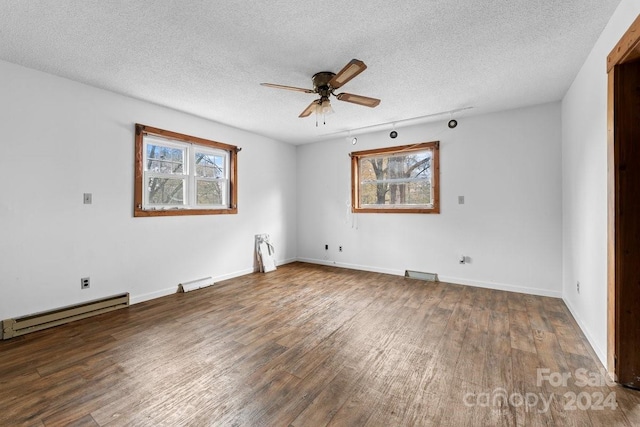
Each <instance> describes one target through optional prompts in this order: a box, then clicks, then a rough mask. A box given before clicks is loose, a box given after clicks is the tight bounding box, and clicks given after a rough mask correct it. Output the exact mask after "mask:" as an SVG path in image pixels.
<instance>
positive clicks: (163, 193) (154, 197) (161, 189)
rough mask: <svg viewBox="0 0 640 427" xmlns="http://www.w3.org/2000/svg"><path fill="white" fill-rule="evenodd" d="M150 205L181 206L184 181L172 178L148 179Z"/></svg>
mask: <svg viewBox="0 0 640 427" xmlns="http://www.w3.org/2000/svg"><path fill="white" fill-rule="evenodd" d="M147 191H148V195H149V204H150V205H183V204H184V180H182V179H173V178H149V181H148V188H147Z"/></svg>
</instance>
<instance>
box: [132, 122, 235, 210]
mask: <svg viewBox="0 0 640 427" xmlns="http://www.w3.org/2000/svg"><path fill="white" fill-rule="evenodd" d="M238 151H240V149H239V148H238V147H235V146H233V145H228V144H223V143H221V142H216V141H209V140H206V139H202V138H197V137H194V136H189V135H183V134H179V133H175V132H170V131H166V130H162V129H157V128H152V127H149V126H144V125H140V124H136V162H135V168H136V169H135V191H134V193H135V194H134V199H135V207H134V216H168V215H213V214H235V213H237V212H238V209H237V194H238V188H237V170H236V167H237V159H236V157H237V152H238Z"/></svg>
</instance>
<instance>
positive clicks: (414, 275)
mask: <svg viewBox="0 0 640 427" xmlns="http://www.w3.org/2000/svg"><path fill="white" fill-rule="evenodd" d="M404 277H408V278H410V279H418V280H426V281H427V282H437V281H438V275H437V274H436V273H424V272H422V271H411V270H405V271H404Z"/></svg>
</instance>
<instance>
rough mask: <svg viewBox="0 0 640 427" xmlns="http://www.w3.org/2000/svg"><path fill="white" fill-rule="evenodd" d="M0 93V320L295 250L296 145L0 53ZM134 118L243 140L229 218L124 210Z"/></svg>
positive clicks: (162, 287)
mask: <svg viewBox="0 0 640 427" xmlns="http://www.w3.org/2000/svg"><path fill="white" fill-rule="evenodd" d="M0 94H1V95H0V129H1V133H0V135H1V136H0V137H1V138H2V143H1V144H0V147H1V149H2V155H0V182H2V196H1V197H0V255H1V258H0V281H1V282H0V319H6V318H10V317H14V316H20V315H25V314H30V313H34V312H37V311H43V310H48V309H52V308H57V307H60V306H64V305H70V304H74V303H77V302H81V301H86V300H91V299H95V298H99V297H102V296H107V295H112V294H115V293H118V292H124V291H127V292H130V293H131V295H132V302H136V301H141V300H144V299H149V298H153V297H157V296H161V295H164V294H166V293H170V292H175V291H176V289H177V285H178V283H180V282H182V281H185V280H191V279H197V278H201V277H204V276H213V277H214V278H223V277H229V276H233V275H238V274H243V273H248V272H251V271H252V270H253V263H254V261H253V237H254V234H256V233H269V234H271V236H272V241H273V243H274V244H275V247H276V250H277V252H276V255H277V260H278V261H279V262H284V261H285V260H290V259H294V258H295V257H296V235H295V233H296V227H295V222H296V205H295V197H296V194H295V193H296V186H295V168H293V167H292V165H293V164H294V163H295V161H296V150H295V147H293V146H291V145H289V144H284V143H281V142H277V141H273V140H270V139H267V138H264V137H261V136H256V135H253V134H251V133H248V132H244V131H240V130H237V129H233V128H230V127H227V126H223V125H220V124H216V123H214V122H211V121H207V120H204V119H200V118H196V117H193V116H189V115H186V114H182V113H179V112H176V111H173V110H170V109H167V108H163V107H159V106H156V105H152V104H149V103H145V102H142V101H139V100H135V99H131V98H127V97H124V96H120V95H116V94H113V93H110V92H107V91H103V90H99V89H96V88H92V87H89V86H86V85H82V84H79V83H75V82H72V81H70V80H66V79H62V78H58V77H55V76H52V75H49V74H45V73H41V72H38V71H34V70H30V69H27V68H23V67H19V66H16V65H13V64H9V63H6V62H0ZM136 122H139V123H142V124H146V125H151V126H156V127H160V128H163V129H169V130H172V131H176V132H181V133H186V134H190V135H195V136H200V137H204V138H209V139H214V140H218V141H221V142H226V143H230V144H234V145H238V146H240V147H242V149H243V150H242V152H240V153H239V161H238V162H239V163H238V164H239V166H238V168H239V169H238V174H239V203H238V206H239V213H238V215H218V216H186V217H169V218H160V217H156V218H134V217H133V214H132V212H133V168H134V156H133V154H134V134H133V131H134V123H136ZM85 192H90V193H93V204H92V205H84V204H83V203H82V194H83V193H85ZM83 276H90V277H91V288H90V289H88V290H81V289H80V278H81V277H83Z"/></svg>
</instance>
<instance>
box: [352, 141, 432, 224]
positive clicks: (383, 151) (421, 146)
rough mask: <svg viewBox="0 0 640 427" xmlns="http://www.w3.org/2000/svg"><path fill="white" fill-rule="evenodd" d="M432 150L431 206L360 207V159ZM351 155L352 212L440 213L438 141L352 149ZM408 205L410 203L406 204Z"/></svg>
mask: <svg viewBox="0 0 640 427" xmlns="http://www.w3.org/2000/svg"><path fill="white" fill-rule="evenodd" d="M424 150H431V151H432V165H431V167H432V170H431V174H432V175H431V176H432V180H431V186H432V191H433V206H432V207H430V208H425V207H401V206H402V205H400V206H397V207H384V208H371V207H366V208H362V207H360V194H359V191H360V177H359V174H360V172H359V167H358V166H359V162H360V159H362V158H366V157H372V156H376V155H391V154H396V153H398V154H399V153H407V152H411V151H424ZM349 156H350V157H351V211H352V212H353V213H419V214H439V213H440V141H431V142H422V143H418V144H411V145H401V146H396V147H385V148H377V149H372V150H364V151H354V152H352V153H350V154H349ZM406 206H410V205H406Z"/></svg>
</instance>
